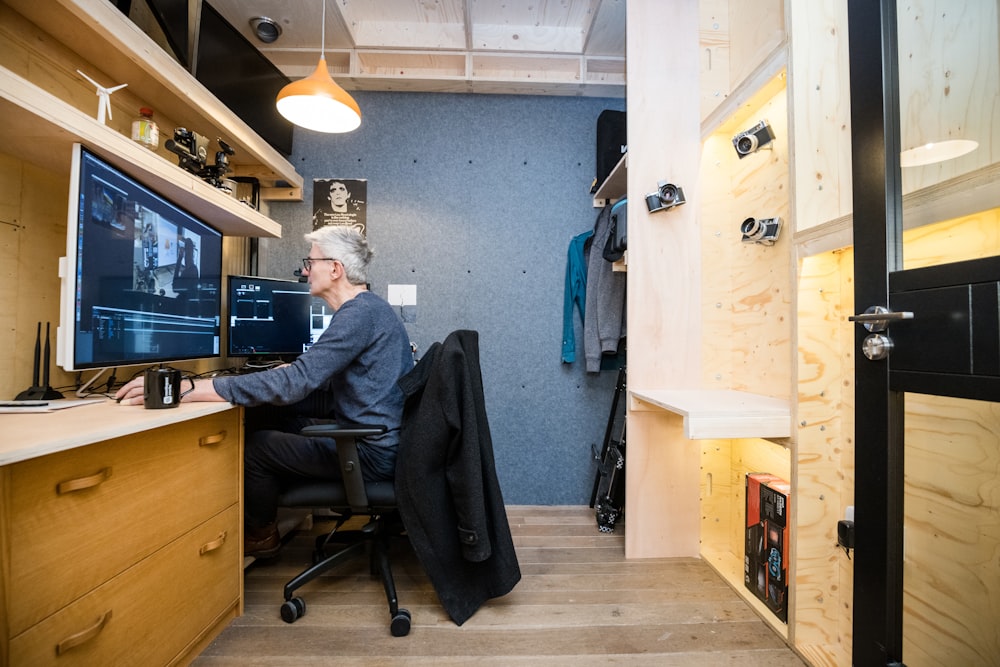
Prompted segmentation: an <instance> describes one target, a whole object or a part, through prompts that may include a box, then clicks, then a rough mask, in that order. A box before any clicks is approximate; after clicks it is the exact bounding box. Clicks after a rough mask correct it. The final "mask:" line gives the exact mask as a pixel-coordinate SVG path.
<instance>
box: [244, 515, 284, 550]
mask: <svg viewBox="0 0 1000 667" xmlns="http://www.w3.org/2000/svg"><path fill="white" fill-rule="evenodd" d="M279 551H281V537H280V536H279V535H278V524H276V523H272V524H269V525H267V526H264V527H263V528H253V527H251V526H243V556H244V557H246V556H253V557H254V558H274V557H275V556H277V555H278V552H279Z"/></svg>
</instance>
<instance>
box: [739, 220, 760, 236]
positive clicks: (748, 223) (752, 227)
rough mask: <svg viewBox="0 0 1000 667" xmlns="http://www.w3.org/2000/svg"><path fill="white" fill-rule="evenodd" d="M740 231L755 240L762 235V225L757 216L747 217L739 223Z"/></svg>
mask: <svg viewBox="0 0 1000 667" xmlns="http://www.w3.org/2000/svg"><path fill="white" fill-rule="evenodd" d="M740 232H741V233H742V234H743V235H744V236H746V237H747V238H751V239H754V240H757V239H759V238H761V237H762V236H764V225H762V224H760V221H759V220H758V219H757V218H747V219H746V220H744V221H743V223H742V224H741V225H740Z"/></svg>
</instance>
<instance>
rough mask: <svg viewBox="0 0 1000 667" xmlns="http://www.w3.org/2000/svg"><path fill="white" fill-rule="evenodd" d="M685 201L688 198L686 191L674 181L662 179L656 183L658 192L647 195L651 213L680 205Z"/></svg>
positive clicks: (647, 206)
mask: <svg viewBox="0 0 1000 667" xmlns="http://www.w3.org/2000/svg"><path fill="white" fill-rule="evenodd" d="M685 201H687V200H686V199H684V191H683V190H681V189H680V187H678V186H676V185H674V184H673V183H668V182H666V181H660V182H659V183H657V184H656V192H650V193H649V194H648V195H646V208H648V209H649V212H650V213H656V212H657V211H666V210H667V209H668V208H673V207H674V206H680V205H681V204H683V203H684V202H685Z"/></svg>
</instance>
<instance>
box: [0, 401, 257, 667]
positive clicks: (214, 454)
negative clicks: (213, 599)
mask: <svg viewBox="0 0 1000 667" xmlns="http://www.w3.org/2000/svg"><path fill="white" fill-rule="evenodd" d="M240 438H241V423H240V412H239V411H238V410H227V411H225V412H219V413H216V414H211V415H208V416H203V417H199V418H196V419H191V420H188V421H181V422H178V423H174V424H170V425H167V426H162V427H160V428H156V429H152V430H146V431H141V432H137V433H134V434H131V435H127V436H122V437H118V438H113V439H110V440H105V441H103V442H98V443H96V444H92V445H89V446H85V447H78V448H75V449H70V450H67V451H63V452H59V453H55V454H49V455H47V456H41V457H38V458H33V459H29V460H26V461H21V462H19V463H14V464H11V465H10V466H7V470H6V471H5V472H6V481H5V483H6V486H7V497H6V499H5V500H7V501H8V502H9V505H8V510H7V516H6V519H7V526H8V534H7V538H8V539H7V544H8V545H9V556H10V558H9V570H8V572H7V577H6V579H7V582H6V583H7V601H8V605H9V606H8V609H7V612H8V632H9V635H10V637H17V636H18V635H21V634H22V633H24V632H25V631H26V630H27V629H28V628H29V627H31V626H33V625H35V624H36V623H39V621H41V620H42V619H47V618H48V617H49V616H51V615H52V614H54V613H55V612H57V611H59V610H62V609H63V608H64V607H66V605H68V604H69V603H71V602H73V601H74V600H77V599H78V598H80V597H81V596H82V595H84V594H86V593H88V592H89V591H92V590H93V589H94V588H96V587H97V586H100V585H102V584H103V583H104V582H106V581H108V580H109V579H111V578H112V577H114V576H115V575H118V574H119V573H121V572H123V571H124V570H126V569H127V568H129V567H131V566H133V565H135V564H136V563H139V562H140V561H144V559H147V558H149V557H150V555H151V554H153V553H154V552H158V551H159V550H162V549H163V547H164V545H167V544H169V543H171V542H173V541H174V540H177V538H179V537H180V536H181V535H185V534H186V533H189V531H190V530H191V529H192V528H193V527H195V526H201V525H203V524H204V523H205V522H206V521H208V520H209V519H211V518H213V517H216V516H218V515H219V514H220V512H223V511H224V510H227V509H229V508H232V507H234V506H238V503H239V498H240V481H241V479H240V470H241V464H242V461H241V448H240ZM234 522H235V523H234V525H232V526H229V527H227V528H225V529H224V530H225V531H226V532H227V539H226V543H227V544H228V545H229V547H227V548H235V549H237V551H238V550H239V546H232V545H235V544H236V543H237V542H238V541H239V540H238V537H239V532H240V525H239V522H238V521H235V520H234ZM216 532H218V531H216ZM185 539H195V538H190V537H186V538H185ZM197 539H201V540H202V541H203V542H204V541H207V540H208V538H206V537H205V536H200V537H199V538H197ZM174 548H175V547H174V546H173V545H172V546H171V547H170V549H171V550H173V549H174ZM196 551H197V547H196ZM162 553H163V552H160V553H159V554H158V555H157V557H156V558H157V562H159V560H162V558H163V556H162ZM170 553H172V551H171V552H170ZM168 560H170V559H169V558H168ZM238 560H239V558H238V556H237V557H236V559H235V560H232V561H231V562H230V567H232V569H233V571H234V573H235V572H238V570H239V566H238V565H237V564H236V561H238ZM170 565H171V566H173V563H172V561H171V563H170ZM195 576H196V575H193V574H192V575H190V576H189V575H188V574H187V573H186V572H184V571H177V572H176V575H171V576H165V575H164V574H155V575H154V576H152V578H153V579H154V580H155V581H156V582H157V583H156V585H157V587H158V588H157V590H158V591H159V592H158V593H157V595H158V596H159V595H162V594H165V593H168V592H172V591H174V590H184V591H188V592H189V593H190V596H191V597H190V598H189V599H187V600H185V601H183V603H184V604H186V606H187V607H188V608H190V610H191V613H192V614H194V613H195V610H196V609H200V608H201V607H202V606H205V607H208V604H207V601H205V600H204V599H203V598H202V592H203V591H198V590H197V589H195V588H191V587H190V586H189V582H190V581H191V580H192V578H194V577H195ZM197 576H200V575H197ZM230 576H232V574H230ZM119 585H120V584H119V583H118V582H117V580H116V582H115V583H114V587H118V586H119ZM147 585H148V584H147ZM210 588H211V586H208V587H207V589H210ZM160 589H162V590H160ZM168 589H169V590H168ZM122 590H130V589H129V588H128V587H126V588H124V589H122ZM128 595H129V596H135V594H133V593H129V594H128ZM227 595H228V594H227ZM135 597H142V596H135ZM139 602H141V600H137V601H135V603H136V604H138V603H139ZM178 604H182V603H181V602H178ZM75 608H76V607H74V609H75ZM171 611H172V612H175V613H176V615H179V616H186V615H187V609H186V608H180V607H179V608H178V609H175V610H171ZM64 613H65V614H66V615H68V616H69V617H73V623H70V625H73V624H76V625H77V626H79V627H84V626H86V622H85V619H82V618H76V616H77V615H78V614H80V613H83V612H75V611H69V610H63V612H60V615H59V616H58V617H59V618H62V617H63V614H64ZM87 613H90V612H89V611H88V612H87ZM100 613H103V611H102V612H100ZM100 613H98V615H97V616H94V617H93V618H91V619H90V620H91V621H93V620H94V619H96V618H97V617H98V616H99V615H100ZM213 613H216V612H213ZM84 615H86V614H84ZM166 618H167V616H166V615H164V616H163V617H161V618H157V617H156V616H149V617H148V618H147V619H146V620H147V621H148V627H147V631H145V632H139V633H137V634H135V635H133V640H134V639H135V638H137V637H142V638H143V639H142V643H145V642H147V641H149V640H150V639H151V636H152V634H153V633H151V632H149V630H150V629H151V628H154V627H158V626H159V625H160V624H161V623H163V622H164V621H165V619H166ZM51 620H52V619H48V621H46V622H49V621H51ZM67 623H68V622H67ZM121 623H122V622H121V621H119V620H118V618H116V619H115V620H114V624H115V625H116V626H117V625H119V624H121ZM60 627H61V628H62V627H63V626H60ZM66 627H68V626H66ZM155 634H157V635H159V634H161V633H160V632H156V633H155ZM163 634H172V633H163ZM49 648H50V649H51V647H49ZM51 655H52V654H51V652H50V657H51ZM13 664H37V663H34V662H27V663H17V662H14V663H13ZM92 664H96V663H92ZM103 664H111V663H107V662H106V663H103ZM135 664H138V663H135ZM142 664H152V663H142Z"/></svg>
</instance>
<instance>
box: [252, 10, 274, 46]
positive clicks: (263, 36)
mask: <svg viewBox="0 0 1000 667" xmlns="http://www.w3.org/2000/svg"><path fill="white" fill-rule="evenodd" d="M250 27H251V28H253V33H254V34H255V35H257V39H259V40H260V41H262V42H264V43H265V44H270V43H271V42H273V41H275V40H277V39H278V38H279V37H281V26H280V25H278V22H277V21H275V20H274V19H270V18H268V17H266V16H255V17H253V18H252V19H250Z"/></svg>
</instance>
